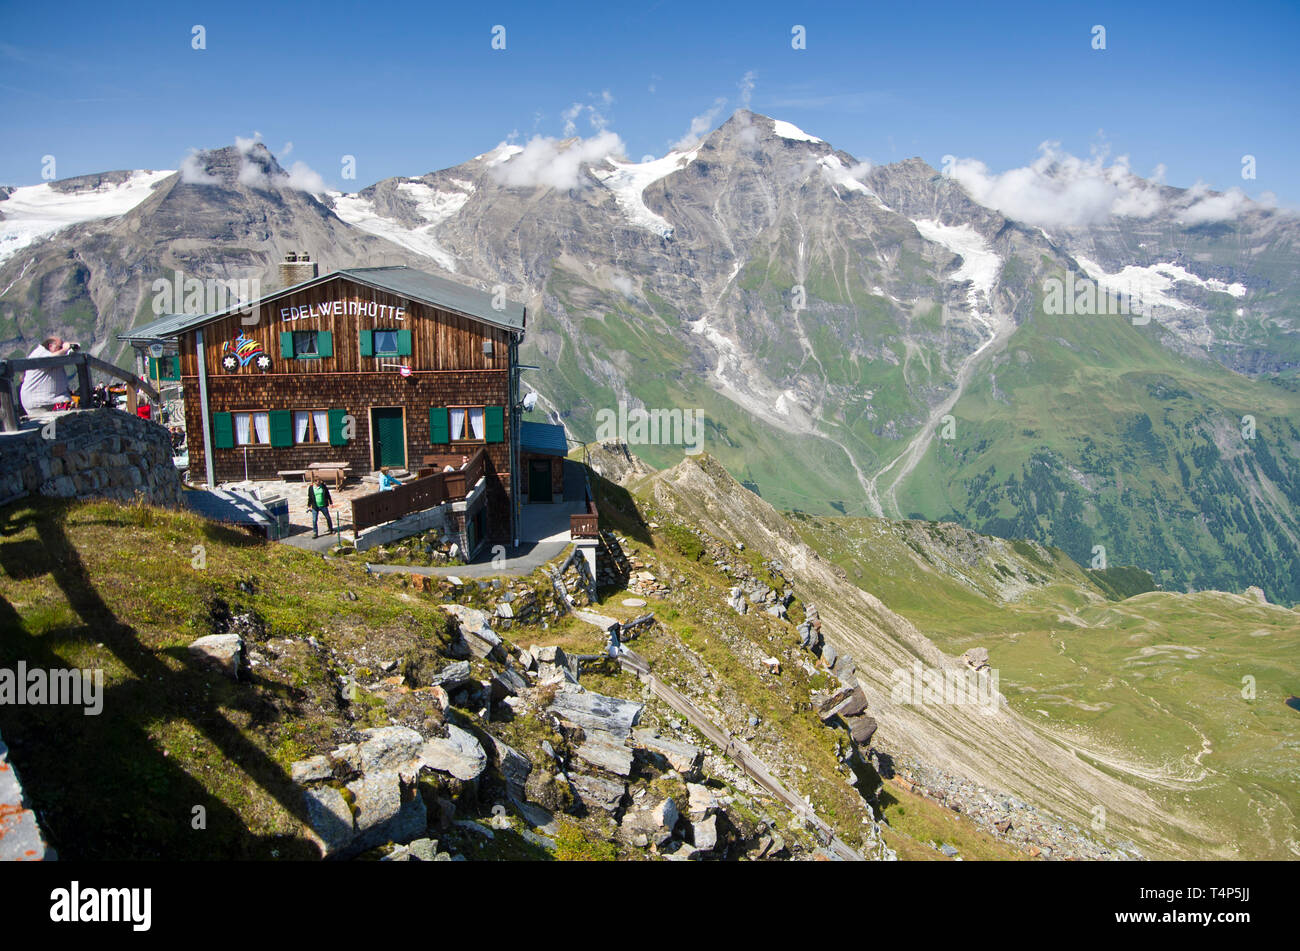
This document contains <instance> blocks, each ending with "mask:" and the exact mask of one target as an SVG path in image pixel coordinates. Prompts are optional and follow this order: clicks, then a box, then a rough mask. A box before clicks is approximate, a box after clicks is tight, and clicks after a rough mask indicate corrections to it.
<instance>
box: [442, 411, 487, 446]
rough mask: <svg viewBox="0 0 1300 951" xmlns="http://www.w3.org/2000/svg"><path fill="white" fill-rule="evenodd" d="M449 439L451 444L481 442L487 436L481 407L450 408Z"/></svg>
mask: <svg viewBox="0 0 1300 951" xmlns="http://www.w3.org/2000/svg"><path fill="white" fill-rule="evenodd" d="M449 410H450V413H451V439H452V442H457V441H460V442H475V441H477V442H482V441H483V439H484V437H485V436H486V434H487V424H486V422H485V420H484V415H483V412H484V410H483V407H482V406H452V407H449Z"/></svg>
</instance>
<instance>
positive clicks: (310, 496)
mask: <svg viewBox="0 0 1300 951" xmlns="http://www.w3.org/2000/svg"><path fill="white" fill-rule="evenodd" d="M333 504H334V500H333V499H332V498H330V490H329V486H327V485H326V484H325V480H324V479H322V478H321V477H320V476H319V475H318V476H316V478H314V479H312V480H311V485H309V486H307V508H309V509H310V510H311V537H312V538H320V532H319V531H318V530H317V528H316V523H317V519H318V517H319V516H320V513H321V512H324V513H325V529H326V533H327V534H331V535H332V534H333V533H334V521H333V519H331V518H330V506H331V505H333Z"/></svg>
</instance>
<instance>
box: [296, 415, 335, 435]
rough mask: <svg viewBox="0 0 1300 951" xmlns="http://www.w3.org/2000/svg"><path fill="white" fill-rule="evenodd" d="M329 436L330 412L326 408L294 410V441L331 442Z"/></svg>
mask: <svg viewBox="0 0 1300 951" xmlns="http://www.w3.org/2000/svg"><path fill="white" fill-rule="evenodd" d="M329 438H330V434H329V414H328V413H327V412H326V411H325V410H323V409H299V410H294V413H293V441H294V442H329Z"/></svg>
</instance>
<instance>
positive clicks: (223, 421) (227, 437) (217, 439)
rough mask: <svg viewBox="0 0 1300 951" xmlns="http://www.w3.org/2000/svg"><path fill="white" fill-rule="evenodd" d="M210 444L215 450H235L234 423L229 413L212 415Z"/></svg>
mask: <svg viewBox="0 0 1300 951" xmlns="http://www.w3.org/2000/svg"><path fill="white" fill-rule="evenodd" d="M212 444H213V446H215V447H216V448H217V449H234V448H235V422H234V420H233V419H231V416H230V414H229V413H213V414H212Z"/></svg>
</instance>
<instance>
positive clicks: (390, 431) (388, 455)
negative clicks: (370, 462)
mask: <svg viewBox="0 0 1300 951" xmlns="http://www.w3.org/2000/svg"><path fill="white" fill-rule="evenodd" d="M370 435H371V448H372V450H373V451H374V459H375V468H376V469H378V468H379V467H380V466H394V467H396V468H398V469H405V468H406V430H405V427H404V426H403V425H402V408H401V407H400V406H398V407H394V408H392V409H372V410H371V411H370Z"/></svg>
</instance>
